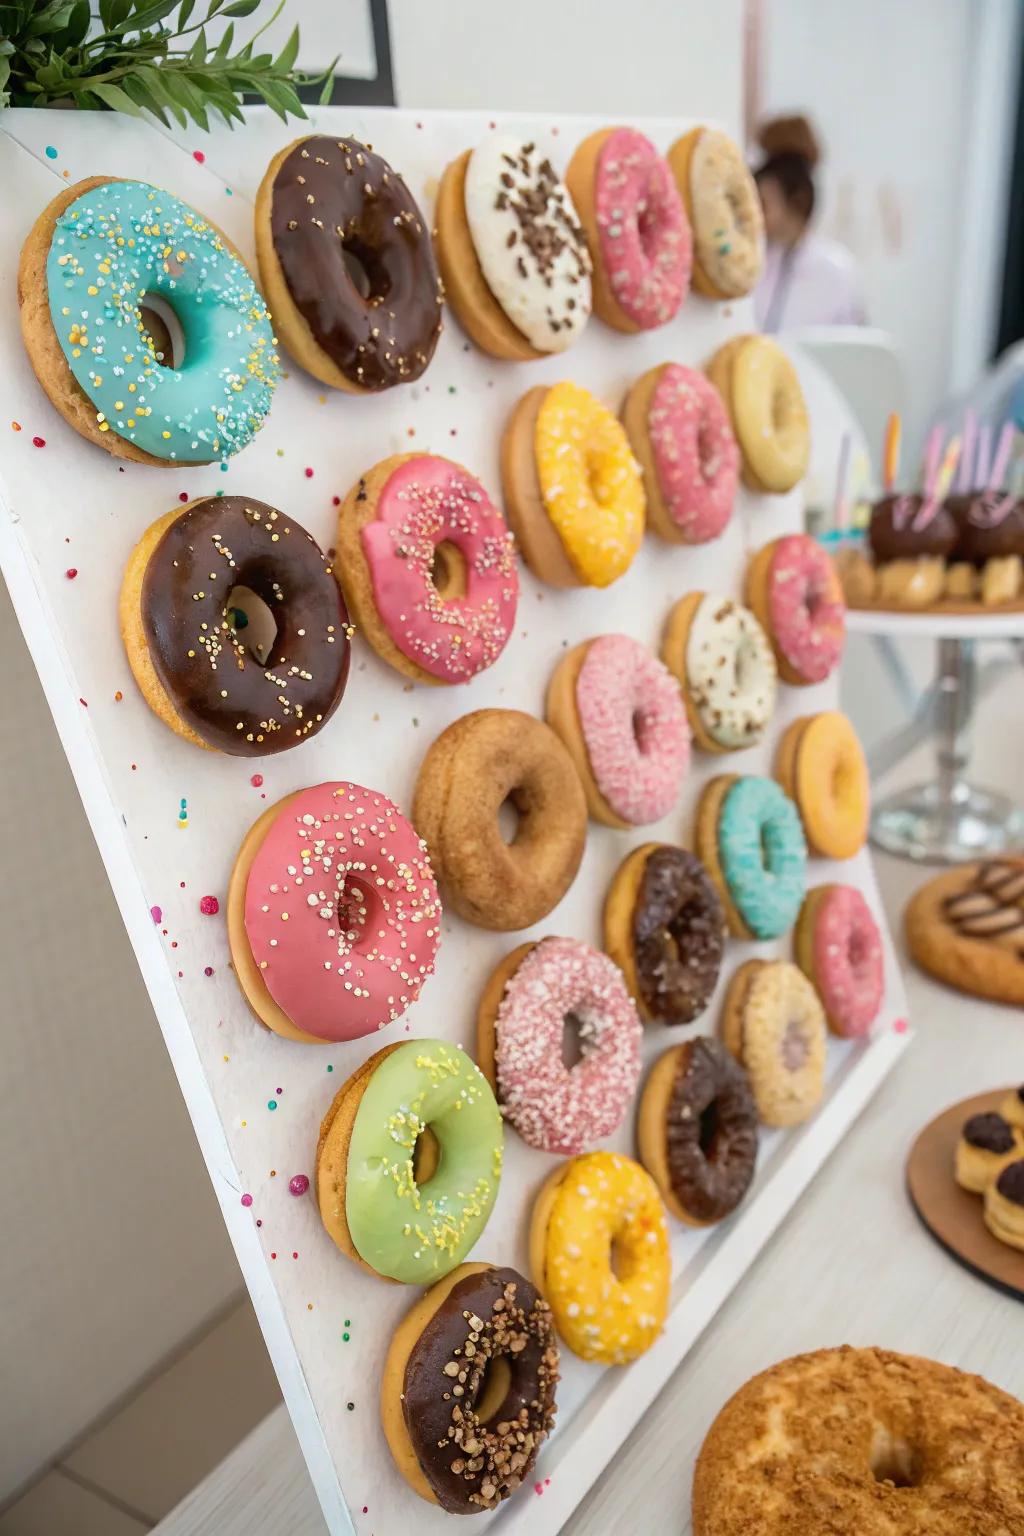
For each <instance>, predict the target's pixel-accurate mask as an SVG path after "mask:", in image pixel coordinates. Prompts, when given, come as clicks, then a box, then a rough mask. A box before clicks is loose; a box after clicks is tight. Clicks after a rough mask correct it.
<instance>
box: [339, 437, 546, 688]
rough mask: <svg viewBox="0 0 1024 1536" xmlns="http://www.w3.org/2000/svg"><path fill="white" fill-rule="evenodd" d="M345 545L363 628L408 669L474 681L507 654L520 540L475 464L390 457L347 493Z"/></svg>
mask: <svg viewBox="0 0 1024 1536" xmlns="http://www.w3.org/2000/svg"><path fill="white" fill-rule="evenodd" d="M338 544H339V561H338V575H339V577H340V579H341V583H342V586H343V588H344V590H345V593H346V595H347V598H348V602H349V605H350V608H351V611H352V614H353V616H354V618H355V620H356V624H357V627H358V628H359V629H360V630H361V631H362V632H363V633H364V634H365V635H366V637H367V639H368V640H369V641H370V644H371V645H372V646H373V647H374V649H375V650H376V651H377V652H378V654H379V655H380V656H381V657H383V659H384V660H385V661H387V662H389V663H390V664H391V665H392V666H393V667H395V668H396V669H397V670H398V671H400V672H404V673H405V674H406V676H408V677H412V678H414V679H415V680H416V681H417V682H426V683H464V682H468V680H469V679H470V678H472V677H475V676H476V675H477V673H478V672H482V671H484V669H485V668H486V667H489V666H491V665H492V664H493V663H494V662H495V661H497V659H498V657H499V656H500V655H501V653H502V651H503V650H504V649H505V645H506V643H507V641H508V638H509V636H510V634H511V633H512V626H513V624H514V623H515V617H516V604H517V602H518V599H519V575H518V571H517V568H516V553H515V543H514V540H513V538H512V534H511V533H510V531H509V529H508V527H507V526H506V523H505V519H504V518H503V517H502V515H501V513H500V512H499V511H498V510H497V508H496V507H495V506H494V505H493V503H492V502H491V500H490V498H489V497H488V495H487V492H486V491H485V490H484V488H483V486H482V485H481V484H480V482H479V480H477V479H475V478H474V476H473V475H471V474H470V473H469V472H468V470H465V469H463V468H462V466H461V465H459V464H455V463H453V462H452V461H451V460H450V459H443V458H439V457H437V456H436V455H434V454H426V453H414V454H404V455H396V456H395V457H393V458H390V459H385V460H384V461H383V462H382V463H380V464H378V465H376V466H375V468H373V469H372V470H371V471H370V472H369V474H367V475H364V476H363V478H362V479H361V480H360V481H359V483H358V485H356V486H354V487H353V489H352V490H351V491H350V492H349V494H348V496H347V497H346V499H345V502H344V504H343V506H342V509H341V516H340V519H339V527H338Z"/></svg>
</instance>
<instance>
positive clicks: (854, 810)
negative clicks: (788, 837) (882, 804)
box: [776, 709, 871, 859]
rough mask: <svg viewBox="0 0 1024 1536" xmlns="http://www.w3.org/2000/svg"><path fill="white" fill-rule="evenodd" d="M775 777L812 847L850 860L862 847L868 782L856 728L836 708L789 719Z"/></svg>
mask: <svg viewBox="0 0 1024 1536" xmlns="http://www.w3.org/2000/svg"><path fill="white" fill-rule="evenodd" d="M776 778H777V779H778V781H779V783H780V784H781V785H782V787H783V789H784V790H785V791H786V794H787V795H788V796H789V798H790V799H791V800H795V801H796V806H797V809H798V810H799V812H800V817H801V820H802V821H803V824H804V832H805V833H806V834H807V841H808V843H809V844H810V846H811V849H812V850H813V852H815V853H817V854H820V855H821V856H822V857H823V858H826V859H852V858H853V856H854V854H855V853H856V852H857V851H858V849H860V848H862V847H863V846H864V840H865V838H866V837H867V835H868V819H869V816H870V811H871V783H870V779H869V777H868V765H867V763H866V761H865V759H864V749H863V747H862V746H861V744H860V742H859V740H858V739H857V732H856V731H855V730H854V728H853V726H852V725H851V724H850V722H849V720H847V718H846V716H845V715H841V714H840V713H839V711H838V710H835V709H829V710H825V711H824V713H823V714H820V715H805V716H804V717H803V718H802V719H800V720H794V721H793V724H792V725H791V726H790V727H789V729H788V730H787V731H786V733H785V735H784V736H783V738H782V741H781V742H780V743H779V755H778V760H777V763H776Z"/></svg>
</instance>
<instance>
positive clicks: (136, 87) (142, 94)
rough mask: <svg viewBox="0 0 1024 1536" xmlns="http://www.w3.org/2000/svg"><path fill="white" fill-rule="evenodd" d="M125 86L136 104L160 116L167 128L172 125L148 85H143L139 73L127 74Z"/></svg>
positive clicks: (157, 116) (155, 115)
mask: <svg viewBox="0 0 1024 1536" xmlns="http://www.w3.org/2000/svg"><path fill="white" fill-rule="evenodd" d="M124 88H125V90H126V91H127V92H128V95H129V96H130V97H131V99H132V101H134V102H135V104H136V106H139V107H145V109H146V111H147V112H152V114H153V116H154V117H156V118H159V120H160V121H161V122H162V123H163V125H164V127H165V128H169V127H170V126H171V125H170V123H169V122H168V121H167V113H166V112H165V111H164V109H163V107H162V106H161V105H160V103H159V102H158V101H157V99H156V97H155V96H154V95H153V93H152V91H150V90H148V89H147V88H146V86H145V85H143V83H142V81H141V80H140V79H139V77H138V75H126V76H125V81H124Z"/></svg>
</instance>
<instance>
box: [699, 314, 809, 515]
mask: <svg viewBox="0 0 1024 1536" xmlns="http://www.w3.org/2000/svg"><path fill="white" fill-rule="evenodd" d="M707 374H708V378H709V379H710V380H711V382H712V384H714V386H715V388H716V389H717V390H718V392H719V394H720V395H721V396H722V399H723V400H724V401H725V404H726V408H727V410H728V412H729V418H730V420H731V422H732V429H733V432H734V434H735V436H736V441H737V442H738V443H739V445H740V452H741V453H742V455H743V479H744V481H745V482H746V484H747V485H749V486H750V488H751V490H755V491H774V492H775V493H776V494H781V493H782V492H783V491H791V490H792V489H793V487H794V485H798V484H799V482H800V481H801V480H802V479H803V477H804V475H805V474H806V473H807V464H808V460H809V458H810V452H811V428H810V422H809V419H808V416H807V404H806V402H805V400H804V392H803V390H802V389H801V387H800V380H799V379H798V378H797V374H796V369H795V368H794V367H793V364H792V363H791V362H790V360H789V358H788V357H787V356H786V354H785V352H783V350H782V348H781V347H780V346H779V345H778V344H777V343H776V342H774V341H772V340H771V339H770V338H769V337H768V336H735V337H733V339H732V341H727V342H726V344H725V346H724V347H720V348H719V350H718V351H717V352H716V353H715V355H714V357H713V358H712V359H711V362H710V363H709V364H708V367H707Z"/></svg>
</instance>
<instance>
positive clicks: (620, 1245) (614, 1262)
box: [608, 1232, 635, 1283]
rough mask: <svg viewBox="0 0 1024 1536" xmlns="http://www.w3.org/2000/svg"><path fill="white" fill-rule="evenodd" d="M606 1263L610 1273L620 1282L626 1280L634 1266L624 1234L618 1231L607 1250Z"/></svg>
mask: <svg viewBox="0 0 1024 1536" xmlns="http://www.w3.org/2000/svg"><path fill="white" fill-rule="evenodd" d="M608 1264H609V1267H610V1269H611V1272H612V1274H613V1275H614V1276H615V1278H616V1280H618V1281H619V1282H620V1283H624V1282H625V1281H627V1280H628V1279H629V1277H630V1276H631V1275H632V1273H633V1270H634V1268H635V1265H634V1263H633V1258H632V1255H631V1253H630V1251H629V1247H628V1245H627V1243H626V1240H625V1236H624V1234H622V1233H620V1232H616V1233H615V1235H614V1236H613V1237H612V1240H611V1245H610V1247H609V1250H608Z"/></svg>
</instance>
